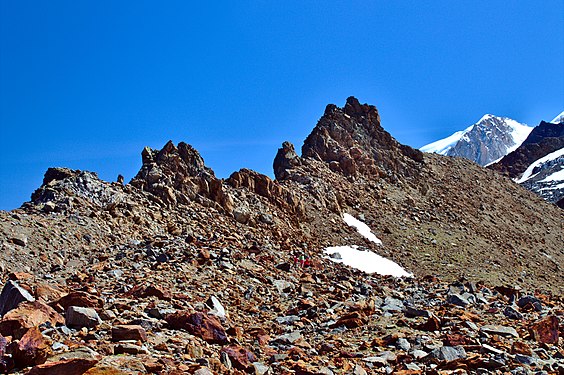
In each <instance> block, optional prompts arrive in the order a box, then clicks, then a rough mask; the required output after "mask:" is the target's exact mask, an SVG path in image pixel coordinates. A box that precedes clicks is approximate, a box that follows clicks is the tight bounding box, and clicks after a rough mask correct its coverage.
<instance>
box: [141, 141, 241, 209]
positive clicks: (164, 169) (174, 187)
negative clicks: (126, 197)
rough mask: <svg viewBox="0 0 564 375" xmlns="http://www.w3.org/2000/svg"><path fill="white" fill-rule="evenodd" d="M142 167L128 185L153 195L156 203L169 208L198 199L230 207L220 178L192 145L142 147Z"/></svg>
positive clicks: (182, 143) (169, 144) (226, 207)
mask: <svg viewBox="0 0 564 375" xmlns="http://www.w3.org/2000/svg"><path fill="white" fill-rule="evenodd" d="M142 157H143V166H142V167H141V170H140V171H139V173H137V175H136V176H135V177H134V178H133V179H132V180H131V182H130V184H131V185H133V186H135V187H137V188H139V189H142V190H145V191H147V192H149V193H151V194H153V195H154V196H155V199H157V200H158V201H159V203H161V204H163V205H166V206H169V207H172V206H175V205H177V204H188V203H189V202H190V201H193V200H197V201H199V202H200V203H204V204H208V205H215V204H217V205H218V206H219V207H222V208H224V209H227V210H229V208H230V207H231V206H232V204H231V202H230V199H229V197H228V196H227V195H226V194H225V192H224V190H223V186H222V183H221V180H219V179H218V178H216V177H215V174H214V173H213V171H212V170H211V169H210V168H208V167H206V166H205V164H204V159H203V158H202V156H201V155H200V153H199V152H198V151H196V149H194V148H193V147H192V146H190V145H188V144H186V143H184V142H180V143H179V144H178V147H177V146H175V145H174V143H172V141H169V142H168V143H167V144H166V145H165V146H164V147H163V148H162V149H161V150H152V149H150V148H149V147H145V149H144V150H143V153H142Z"/></svg>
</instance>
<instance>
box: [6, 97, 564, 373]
mask: <svg viewBox="0 0 564 375" xmlns="http://www.w3.org/2000/svg"><path fill="white" fill-rule="evenodd" d="M142 161H143V165H142V167H141V169H140V171H139V173H138V174H137V175H136V176H135V177H134V178H133V179H132V180H131V181H130V182H129V183H127V184H123V183H122V178H120V179H119V182H106V181H103V180H100V179H99V178H98V176H97V175H96V174H95V173H92V172H86V171H79V170H71V169H67V168H50V169H49V170H48V171H47V172H46V174H45V178H44V181H43V184H42V185H41V186H40V187H39V188H38V189H37V190H36V191H35V192H34V193H33V194H32V196H31V200H30V201H29V202H26V203H24V204H23V205H22V207H21V208H19V209H16V210H13V211H10V212H4V211H3V212H0V246H1V250H2V251H1V252H0V274H1V275H2V286H1V287H2V291H1V293H0V314H2V315H1V319H0V372H4V373H16V374H31V375H33V374H77V375H80V374H90V375H92V374H163V375H164V374H184V373H188V374H199V375H203V374H248V373H250V374H356V375H359V374H392V373H393V374H466V373H468V374H489V373H492V374H536V373H539V374H546V373H548V374H562V373H564V351H563V349H562V348H563V344H564V341H563V340H564V339H563V335H564V323H563V319H564V299H563V297H562V296H563V294H564V270H563V269H562V267H563V264H564V252H563V247H562V244H563V243H564V237H563V233H564V230H563V223H564V211H563V210H560V209H558V208H557V207H556V206H554V205H551V204H549V203H546V202H545V201H544V200H543V199H541V198H540V197H538V196H537V195H535V194H533V193H531V192H529V191H527V190H526V189H524V188H523V187H521V186H520V185H518V184H516V183H514V182H513V181H511V180H510V179H509V178H507V177H504V176H503V175H502V174H500V173H498V172H496V171H493V170H489V169H484V168H481V167H480V166H478V165H477V164H475V163H473V162H471V161H468V160H464V159H455V158H448V157H444V156H441V155H434V154H424V153H422V152H420V151H418V150H414V149H412V148H411V147H409V146H405V145H401V144H400V143H399V142H397V141H396V140H395V139H394V138H393V137H392V136H391V135H390V134H389V133H388V132H386V131H385V130H384V128H383V127H382V126H381V123H380V115H379V113H378V111H377V109H376V107H374V106H372V105H367V104H360V102H359V101H358V100H357V99H355V98H353V97H351V98H349V99H347V101H346V104H345V105H344V107H342V108H341V107H338V106H336V105H329V106H327V108H326V109H325V112H324V114H323V116H322V117H321V118H320V120H319V122H318V123H317V125H316V126H315V127H314V129H313V130H312V132H311V134H310V135H309V136H308V137H307V138H306V140H305V142H304V144H303V146H302V149H301V156H300V155H298V154H297V152H296V149H295V147H294V145H292V144H291V143H289V142H284V143H283V144H282V147H281V148H280V149H279V150H278V152H277V154H276V156H275V158H274V162H273V167H274V176H275V177H276V179H275V180H273V179H271V178H269V177H268V176H266V175H263V174H260V173H257V172H255V171H251V170H248V169H242V170H240V171H237V172H235V173H233V174H232V175H231V176H230V177H229V178H227V179H219V178H217V177H216V176H215V174H214V173H213V171H212V170H211V169H210V168H208V167H206V165H205V163H204V159H203V158H202V156H201V155H200V154H199V153H198V151H197V150H195V149H194V148H193V147H191V146H190V145H188V144H186V143H179V144H178V145H175V144H173V143H172V142H169V143H167V144H166V145H165V146H164V147H163V148H162V149H161V150H153V149H150V148H145V149H144V150H143V152H142ZM351 217H352V218H353V220H355V221H352V223H353V224H354V223H356V224H354V225H349V224H350V223H351V220H350V218H351ZM345 219H347V222H345ZM347 223H348V224H347ZM355 226H356V228H355ZM363 228H364V229H363ZM366 228H368V232H370V233H371V236H367V235H366ZM376 236H377V241H376V240H375V238H376ZM338 246H347V247H348V248H351V247H352V248H354V249H355V250H357V251H360V252H362V253H366V254H368V253H376V254H378V255H380V256H382V257H384V258H387V259H389V260H392V261H394V262H396V263H397V264H399V265H400V266H401V267H403V268H404V269H405V270H406V274H407V273H409V274H413V277H403V278H395V277H392V276H383V275H379V274H377V273H366V272H362V271H360V270H358V269H356V268H353V267H350V266H347V265H346V264H347V263H346V259H345V257H344V255H345V254H344V252H343V254H339V253H333V254H332V255H331V256H328V255H326V254H325V252H324V250H325V249H327V248H330V247H331V248H335V247H338ZM353 246H354V247H353Z"/></svg>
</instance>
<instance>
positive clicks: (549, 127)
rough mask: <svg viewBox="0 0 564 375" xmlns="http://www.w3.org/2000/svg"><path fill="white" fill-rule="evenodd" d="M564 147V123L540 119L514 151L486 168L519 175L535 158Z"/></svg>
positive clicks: (514, 176) (514, 175) (513, 175)
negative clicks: (537, 124)
mask: <svg viewBox="0 0 564 375" xmlns="http://www.w3.org/2000/svg"><path fill="white" fill-rule="evenodd" d="M562 147H564V123H560V124H552V123H550V122H544V121H542V122H541V123H540V124H539V126H537V127H536V128H534V129H533V131H532V132H531V134H529V136H528V137H527V139H526V140H525V141H524V142H523V144H521V146H519V147H518V148H517V149H516V150H515V151H513V152H511V153H510V154H508V155H506V156H505V157H504V158H503V159H501V160H500V161H499V162H497V163H494V164H492V165H491V166H489V167H488V168H490V169H493V170H495V171H498V172H501V173H503V174H504V175H507V176H509V177H510V178H516V177H519V176H520V175H521V174H522V173H523V172H525V170H526V169H527V167H528V166H529V165H531V164H532V163H533V162H534V161H535V160H538V159H540V158H542V157H543V156H546V155H548V154H550V153H551V152H554V151H556V150H559V149H561V148H562Z"/></svg>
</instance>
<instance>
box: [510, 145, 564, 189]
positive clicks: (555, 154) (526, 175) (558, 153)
mask: <svg viewBox="0 0 564 375" xmlns="http://www.w3.org/2000/svg"><path fill="white" fill-rule="evenodd" d="M563 155H564V148H561V149H560V150H556V151H554V152H552V153H550V154H548V155H546V156H543V157H542V158H540V159H538V160H536V161H535V162H533V163H532V164H531V165H529V167H528V168H527V169H526V170H525V172H523V175H522V176H521V178H519V179H516V180H515V182H517V183H518V184H522V183H523V182H525V181H527V180H528V179H529V178H531V177H533V170H534V169H535V168H536V167H537V166H539V165H540V164H542V163H546V162H548V161H551V160H554V159H556V158H559V157H561V156H563Z"/></svg>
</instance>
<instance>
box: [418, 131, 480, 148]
mask: <svg viewBox="0 0 564 375" xmlns="http://www.w3.org/2000/svg"><path fill="white" fill-rule="evenodd" d="M473 127H474V125H472V126H469V127H468V128H466V129H464V130H460V131H457V132H456V133H454V134H453V135H451V136H448V137H446V138H444V139H440V140H438V141H435V142H433V143H429V144H428V145H426V146H423V147H421V148H420V150H421V151H423V152H429V153H435V154H439V155H446V153H447V152H448V150H450V149H451V148H453V147H454V145H456V143H457V142H458V141H459V140H460V139H461V138H462V137H463V136H464V135H465V134H466V133H468V132H469V131H470V130H472V128H473Z"/></svg>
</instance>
